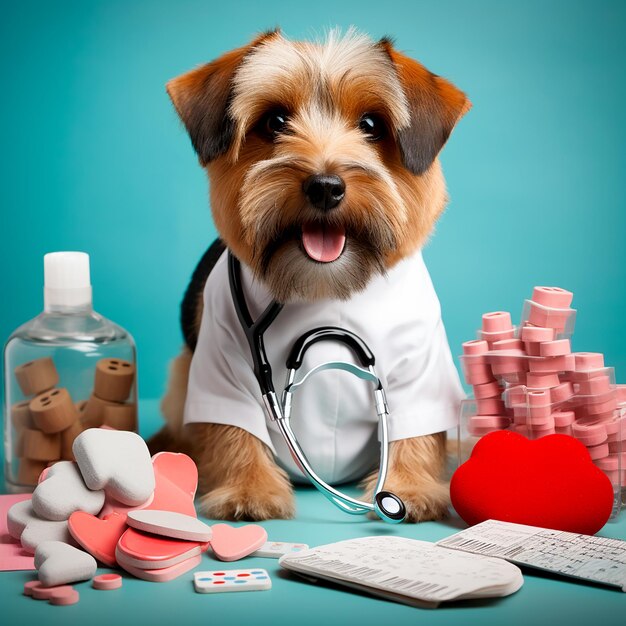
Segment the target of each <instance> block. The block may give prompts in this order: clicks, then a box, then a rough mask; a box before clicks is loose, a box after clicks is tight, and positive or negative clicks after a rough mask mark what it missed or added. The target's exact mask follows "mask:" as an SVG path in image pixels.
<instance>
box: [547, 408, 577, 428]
mask: <svg viewBox="0 0 626 626" xmlns="http://www.w3.org/2000/svg"><path fill="white" fill-rule="evenodd" d="M552 417H553V418H554V426H555V427H556V428H567V427H569V426H571V425H572V424H573V423H574V411H555V412H554V413H552Z"/></svg>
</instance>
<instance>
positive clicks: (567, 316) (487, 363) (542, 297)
mask: <svg viewBox="0 0 626 626" xmlns="http://www.w3.org/2000/svg"><path fill="white" fill-rule="evenodd" d="M572 299H573V294H572V292H570V291H566V290H565V289H560V288H559V287H535V288H534V290H533V295H532V299H530V300H526V302H525V305H524V310H523V313H522V322H521V324H520V326H519V327H514V326H513V323H512V321H511V315H510V313H507V312H505V311H496V312H493V313H485V314H484V315H483V317H482V329H481V330H480V331H479V333H478V336H479V339H477V340H474V341H468V342H466V343H464V344H463V356H462V357H461V363H462V367H463V373H464V375H465V380H466V382H467V383H468V384H470V385H472V388H473V389H474V398H475V406H476V409H475V410H474V411H472V413H473V414H472V415H471V416H469V418H468V421H467V430H468V432H469V434H470V435H471V436H474V437H480V436H482V435H485V434H487V433H489V432H491V431H493V430H502V429H510V430H515V431H517V432H519V433H521V434H523V435H526V436H527V437H529V438H533V439H536V438H538V437H542V436H544V435H549V434H554V433H561V434H566V435H572V436H574V437H576V438H577V439H578V440H579V441H581V442H582V443H583V444H584V445H585V446H586V447H587V449H588V451H589V454H590V455H591V458H592V459H593V461H594V463H595V464H596V465H597V466H598V467H599V468H600V469H602V470H603V471H604V472H605V473H606V474H607V476H608V477H609V478H610V479H611V482H612V483H613V484H614V485H617V486H619V485H626V452H622V449H623V448H626V446H625V445H624V444H623V443H622V442H623V441H624V440H625V439H626V385H616V384H615V372H614V369H613V368H611V367H605V365H604V356H603V355H602V354H600V353H592V352H574V353H573V352H572V351H571V345H570V337H571V334H572V332H573V328H574V321H575V317H576V311H575V310H574V309H572V308H571V304H572Z"/></svg>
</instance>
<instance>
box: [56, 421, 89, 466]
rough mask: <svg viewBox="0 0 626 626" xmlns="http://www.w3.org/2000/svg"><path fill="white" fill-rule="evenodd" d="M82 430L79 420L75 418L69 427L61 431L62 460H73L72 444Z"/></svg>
mask: <svg viewBox="0 0 626 626" xmlns="http://www.w3.org/2000/svg"><path fill="white" fill-rule="evenodd" d="M83 430H84V426H83V425H82V423H81V422H80V420H76V421H75V422H74V423H73V424H72V425H71V426H70V427H69V428H66V429H65V430H64V431H62V432H61V459H62V460H63V461H75V460H76V459H75V458H74V453H73V452H72V445H73V444H74V439H76V437H78V435H80V433H82V432H83Z"/></svg>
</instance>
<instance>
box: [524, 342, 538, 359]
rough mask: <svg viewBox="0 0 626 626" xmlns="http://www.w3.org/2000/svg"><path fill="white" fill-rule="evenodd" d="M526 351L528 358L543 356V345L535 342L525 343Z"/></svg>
mask: <svg viewBox="0 0 626 626" xmlns="http://www.w3.org/2000/svg"><path fill="white" fill-rule="evenodd" d="M524 350H525V351H526V354H527V355H528V356H541V344H540V343H536V342H534V341H524Z"/></svg>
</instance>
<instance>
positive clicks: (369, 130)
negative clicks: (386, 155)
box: [359, 113, 386, 141]
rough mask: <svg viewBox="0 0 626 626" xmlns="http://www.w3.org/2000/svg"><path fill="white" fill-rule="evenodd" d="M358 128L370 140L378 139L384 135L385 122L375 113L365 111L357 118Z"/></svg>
mask: <svg viewBox="0 0 626 626" xmlns="http://www.w3.org/2000/svg"><path fill="white" fill-rule="evenodd" d="M359 128H360V129H361V130H362V131H363V132H364V133H365V134H366V135H367V136H368V139H370V140H371V141H378V140H379V139H382V138H383V137H384V136H385V130H386V129H385V123H384V122H383V120H381V119H380V117H378V116H377V115H373V114H371V113H366V114H365V115H363V117H361V119H360V120H359Z"/></svg>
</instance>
